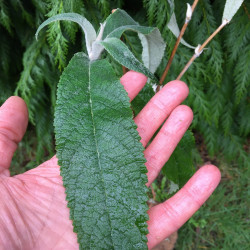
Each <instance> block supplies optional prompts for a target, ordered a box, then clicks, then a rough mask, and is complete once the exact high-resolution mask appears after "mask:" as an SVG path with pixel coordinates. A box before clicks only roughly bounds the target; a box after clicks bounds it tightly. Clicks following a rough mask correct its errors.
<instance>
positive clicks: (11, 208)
mask: <svg viewBox="0 0 250 250" xmlns="http://www.w3.org/2000/svg"><path fill="white" fill-rule="evenodd" d="M1 190H4V191H5V192H6V193H7V195H8V196H9V199H8V203H7V204H5V206H4V208H5V209H4V210H5V214H3V213H2V210H1V215H8V216H6V218H8V219H9V220H8V222H9V223H8V222H7V223H6V221H5V222H4V224H3V225H7V227H5V230H4V231H8V229H9V226H11V225H12V227H11V229H12V230H14V231H11V232H10V235H11V238H12V239H13V240H14V239H16V240H14V241H13V242H14V243H18V246H17V247H18V248H19V249H21V247H22V244H21V238H22V233H19V232H18V229H17V227H16V225H17V224H16V218H13V216H12V213H13V212H14V213H17V218H20V219H21V221H22V220H23V218H22V215H21V214H20V211H19V210H17V209H16V208H17V207H16V206H17V205H16V203H15V201H14V198H13V197H14V196H13V194H12V192H11V190H10V189H9V188H8V186H2V187H1ZM10 222H11V223H10ZM6 229H7V230H6Z"/></svg>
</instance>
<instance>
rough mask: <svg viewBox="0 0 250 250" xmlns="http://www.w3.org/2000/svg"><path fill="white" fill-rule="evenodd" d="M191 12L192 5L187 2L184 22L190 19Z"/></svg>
mask: <svg viewBox="0 0 250 250" xmlns="http://www.w3.org/2000/svg"><path fill="white" fill-rule="evenodd" d="M192 14H193V11H192V7H191V5H190V4H189V3H187V12H186V23H188V22H189V21H190V20H191V17H192Z"/></svg>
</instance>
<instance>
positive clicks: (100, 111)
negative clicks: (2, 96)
mask: <svg viewBox="0 0 250 250" xmlns="http://www.w3.org/2000/svg"><path fill="white" fill-rule="evenodd" d="M57 95H58V96H57V105H56V111H55V132H56V144H57V147H56V148H57V157H58V159H59V165H60V166H61V175H62V177H63V183H64V185H65V188H66V194H67V200H68V206H69V208H70V218H71V219H72V220H73V226H74V231H75V232H76V233H77V235H78V242H79V244H80V249H147V244H146V242H147V240H146V234H147V223H146V221H147V219H148V216H147V213H146V211H147V209H148V208H147V204H146V201H147V195H146V192H147V188H146V186H145V183H146V182H147V177H146V174H145V173H146V167H145V165H144V163H145V159H144V156H143V147H142V145H141V143H140V138H139V135H138V133H137V131H136V125H135V123H134V122H133V119H132V111H131V109H130V105H129V98H128V96H127V93H126V91H125V90H124V88H123V86H122V85H121V84H120V81H119V80H118V79H117V78H116V76H115V74H114V72H113V69H112V67H111V66H110V65H109V63H108V62H107V61H106V60H97V61H93V62H90V61H89V60H88V58H87V56H86V55H85V54H83V53H78V54H76V55H75V56H74V57H73V58H72V59H71V61H70V63H69V65H68V66H67V68H66V69H65V71H64V73H63V74H62V76H61V79H60V82H59V87H58V92H57Z"/></svg>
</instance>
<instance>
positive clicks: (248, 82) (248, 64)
mask: <svg viewBox="0 0 250 250" xmlns="http://www.w3.org/2000/svg"><path fill="white" fill-rule="evenodd" d="M249 23H250V22H249ZM249 42H250V39H249ZM233 75H234V79H235V85H236V86H235V95H236V103H237V104H238V103H239V102H240V100H241V99H242V98H243V97H244V96H245V95H246V93H247V92H249V90H250V43H249V44H248V45H246V46H245V47H244V48H243V50H242V54H241V56H240V57H239V59H238V60H237V63H236V65H235V68H234V72H233Z"/></svg>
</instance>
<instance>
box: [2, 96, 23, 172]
mask: <svg viewBox="0 0 250 250" xmlns="http://www.w3.org/2000/svg"><path fill="white" fill-rule="evenodd" d="M27 124H28V111H27V106H26V104H25V102H24V101H23V100H22V99H21V98H20V97H17V96H12V97H10V98H9V99H8V100H7V101H6V102H5V103H4V104H3V105H2V106H1V108H0V174H4V175H9V171H8V168H9V166H10V163H11V159H12V156H13V154H14V152H15V150H16V148H17V144H18V143H19V142H20V141H21V139H22V137H23V135H24V133H25V131H26V128H27Z"/></svg>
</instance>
